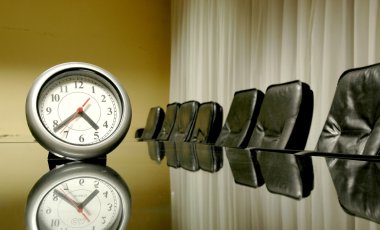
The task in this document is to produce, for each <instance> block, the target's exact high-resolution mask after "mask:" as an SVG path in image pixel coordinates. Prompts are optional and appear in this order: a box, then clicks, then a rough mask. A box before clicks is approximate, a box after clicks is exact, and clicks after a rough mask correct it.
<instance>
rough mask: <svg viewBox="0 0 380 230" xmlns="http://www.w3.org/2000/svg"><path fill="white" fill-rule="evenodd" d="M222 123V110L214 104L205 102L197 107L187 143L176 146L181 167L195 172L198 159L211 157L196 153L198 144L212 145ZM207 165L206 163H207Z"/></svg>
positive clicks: (197, 167)
mask: <svg viewBox="0 0 380 230" xmlns="http://www.w3.org/2000/svg"><path fill="white" fill-rule="evenodd" d="M222 123H223V109H222V107H221V106H220V105H219V104H218V103H216V102H212V101H211V102H205V103H202V104H201V105H200V106H199V110H198V114H197V118H196V121H195V124H194V128H193V131H192V133H191V137H190V140H189V142H180V143H176V144H177V150H178V151H177V153H178V157H179V161H180V164H181V167H182V168H184V169H187V170H191V171H196V170H198V169H199V164H202V163H204V161H201V162H198V157H201V159H203V160H204V158H207V157H211V156H209V155H206V156H204V155H202V154H204V153H205V152H204V151H202V152H199V154H198V152H197V146H198V145H200V144H213V143H215V141H216V139H217V137H218V136H219V133H220V130H221V128H222ZM207 163H208V161H207Z"/></svg>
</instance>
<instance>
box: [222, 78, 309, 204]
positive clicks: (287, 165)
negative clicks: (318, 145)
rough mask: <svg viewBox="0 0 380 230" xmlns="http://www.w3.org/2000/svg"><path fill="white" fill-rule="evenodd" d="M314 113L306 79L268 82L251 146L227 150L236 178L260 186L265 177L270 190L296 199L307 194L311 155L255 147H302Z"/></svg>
mask: <svg viewBox="0 0 380 230" xmlns="http://www.w3.org/2000/svg"><path fill="white" fill-rule="evenodd" d="M312 113H313V93H312V91H311V89H310V87H309V86H308V85H307V84H306V83H303V82H301V81H292V82H287V83H283V84H275V85H271V86H269V87H268V88H267V91H266V93H265V97H264V100H263V103H262V105H261V110H260V114H259V116H258V119H257V122H256V126H255V128H254V130H253V132H252V135H251V137H250V140H249V143H248V147H251V148H252V149H250V150H249V151H250V152H247V150H242V151H240V150H235V149H232V148H231V149H227V151H226V152H227V157H228V159H229V162H230V165H231V168H232V169H233V172H234V173H235V180H236V182H237V183H240V184H245V185H248V186H252V187H259V186H261V185H263V184H264V181H265V183H266V186H267V189H268V190H269V191H270V192H273V193H278V194H282V195H286V196H289V197H292V198H296V199H300V198H302V197H306V196H308V195H309V194H310V191H311V190H312V187H313V167H312V162H311V158H310V157H296V156H293V155H290V154H288V155H286V154H279V153H271V152H266V151H256V149H255V148H273V149H303V148H304V147H305V145H306V141H307V137H308V134H309V130H310V125H311V119H312ZM242 169H244V171H242ZM242 175H243V176H242ZM236 178H237V179H236Z"/></svg>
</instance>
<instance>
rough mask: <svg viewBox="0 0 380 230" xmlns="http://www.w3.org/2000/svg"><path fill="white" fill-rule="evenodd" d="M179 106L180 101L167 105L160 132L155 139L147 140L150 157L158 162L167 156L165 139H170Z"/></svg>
mask: <svg viewBox="0 0 380 230" xmlns="http://www.w3.org/2000/svg"><path fill="white" fill-rule="evenodd" d="M179 107H180V103H177V102H174V103H170V104H167V105H166V114H165V116H164V120H163V122H162V126H161V129H160V132H159V133H158V135H157V137H156V139H155V141H147V146H148V153H149V155H150V157H151V158H152V159H154V160H155V161H157V162H161V160H162V159H163V158H164V156H165V147H164V144H163V141H167V140H169V137H170V134H171V133H172V130H173V127H174V123H175V121H176V118H177V114H178V111H179Z"/></svg>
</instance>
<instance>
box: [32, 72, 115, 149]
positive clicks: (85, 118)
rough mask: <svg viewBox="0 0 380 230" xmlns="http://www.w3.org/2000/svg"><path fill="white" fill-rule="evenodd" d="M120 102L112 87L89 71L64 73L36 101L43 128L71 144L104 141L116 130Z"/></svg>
mask: <svg viewBox="0 0 380 230" xmlns="http://www.w3.org/2000/svg"><path fill="white" fill-rule="evenodd" d="M120 102H121V99H120V98H119V95H118V93H117V92H115V91H114V90H113V88H112V85H111V84H110V83H109V82H107V81H104V80H102V78H101V77H100V76H98V75H97V74H96V73H94V72H91V71H83V70H82V71H78V70H73V71H67V72H64V73H62V74H60V75H57V76H55V77H54V78H53V79H51V80H50V81H48V82H47V83H46V85H44V87H43V88H42V89H41V91H40V97H39V99H38V102H37V107H38V112H39V116H40V118H41V121H42V122H43V125H44V126H45V128H46V129H47V130H49V132H50V133H51V134H52V135H54V136H55V137H56V138H58V139H60V140H62V141H64V142H67V143H70V144H74V145H91V144H94V143H98V142H100V141H103V140H105V139H107V138H108V137H109V136H110V135H111V134H112V133H113V132H114V131H115V129H116V128H117V126H118V124H119V122H120V114H121V112H122V107H121V103H120Z"/></svg>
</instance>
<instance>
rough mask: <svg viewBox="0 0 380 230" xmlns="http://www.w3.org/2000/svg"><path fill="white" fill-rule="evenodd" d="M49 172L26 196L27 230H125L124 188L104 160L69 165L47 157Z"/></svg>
mask: <svg viewBox="0 0 380 230" xmlns="http://www.w3.org/2000/svg"><path fill="white" fill-rule="evenodd" d="M48 164H49V168H50V171H48V172H47V173H46V174H44V175H43V176H42V177H41V178H40V179H39V180H38V181H37V182H36V183H35V185H34V186H33V188H32V189H31V191H30V192H29V195H28V199H27V204H26V209H25V217H26V223H27V227H28V229H31V230H37V229H63V228H87V227H91V228H93V227H94V228H95V227H96V226H97V227H101V228H107V229H125V228H126V227H127V224H128V221H129V217H130V214H131V195H130V192H129V188H128V185H127V184H126V182H125V181H124V180H123V179H122V177H121V176H120V175H119V174H118V173H117V172H116V171H115V170H113V169H112V168H110V167H107V166H106V157H99V158H96V159H88V160H84V161H69V160H66V159H61V158H59V157H56V156H55V155H54V154H51V153H49V157H48Z"/></svg>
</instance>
